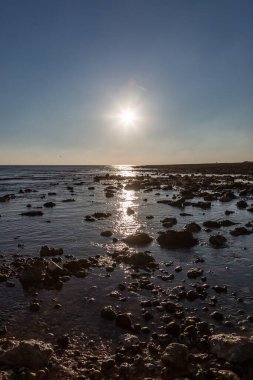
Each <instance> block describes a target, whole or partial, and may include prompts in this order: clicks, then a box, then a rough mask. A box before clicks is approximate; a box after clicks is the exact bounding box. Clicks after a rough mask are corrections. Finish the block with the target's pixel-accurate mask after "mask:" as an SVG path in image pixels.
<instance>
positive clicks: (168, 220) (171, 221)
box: [161, 218, 177, 228]
mask: <svg viewBox="0 0 253 380" xmlns="http://www.w3.org/2000/svg"><path fill="white" fill-rule="evenodd" d="M161 222H162V224H163V227H165V228H170V227H172V226H174V225H175V224H177V219H176V218H165V219H163V220H161Z"/></svg>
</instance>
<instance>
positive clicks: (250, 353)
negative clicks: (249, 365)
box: [209, 334, 253, 363]
mask: <svg viewBox="0 0 253 380" xmlns="http://www.w3.org/2000/svg"><path fill="white" fill-rule="evenodd" d="M209 343H210V349H211V352H212V353H213V354H215V355H216V356H218V358H221V359H225V360H227V361H229V362H234V363H243V362H244V361H247V360H253V337H245V336H240V335H234V334H217V335H212V336H211V337H210V338H209Z"/></svg>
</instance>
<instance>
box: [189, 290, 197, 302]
mask: <svg viewBox="0 0 253 380" xmlns="http://www.w3.org/2000/svg"><path fill="white" fill-rule="evenodd" d="M186 298H187V299H188V301H195V300H196V299H197V298H199V294H198V293H197V292H195V291H194V290H189V291H188V292H187V293H186Z"/></svg>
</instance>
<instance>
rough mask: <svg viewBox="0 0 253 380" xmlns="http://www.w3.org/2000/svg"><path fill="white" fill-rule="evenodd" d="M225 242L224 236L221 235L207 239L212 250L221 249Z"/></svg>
mask: <svg viewBox="0 0 253 380" xmlns="http://www.w3.org/2000/svg"><path fill="white" fill-rule="evenodd" d="M226 241H227V239H226V238H225V236H222V235H212V236H210V238H209V242H210V244H211V245H212V246H213V247H214V248H221V247H223V246H224V244H225V243H226Z"/></svg>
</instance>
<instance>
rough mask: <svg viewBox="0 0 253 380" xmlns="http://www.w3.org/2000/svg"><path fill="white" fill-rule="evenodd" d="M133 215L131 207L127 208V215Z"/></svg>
mask: <svg viewBox="0 0 253 380" xmlns="http://www.w3.org/2000/svg"><path fill="white" fill-rule="evenodd" d="M133 214H134V210H133V209H132V208H131V207H128V208H127V215H133Z"/></svg>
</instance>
